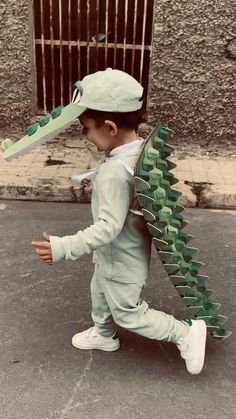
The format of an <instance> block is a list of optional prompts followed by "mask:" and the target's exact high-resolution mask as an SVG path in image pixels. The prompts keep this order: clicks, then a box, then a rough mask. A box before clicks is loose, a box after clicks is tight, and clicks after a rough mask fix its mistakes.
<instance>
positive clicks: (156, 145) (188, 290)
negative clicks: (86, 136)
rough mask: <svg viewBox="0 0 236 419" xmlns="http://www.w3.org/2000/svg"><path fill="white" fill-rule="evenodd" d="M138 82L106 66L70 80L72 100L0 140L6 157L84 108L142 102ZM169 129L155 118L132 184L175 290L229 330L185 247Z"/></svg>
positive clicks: (132, 106)
mask: <svg viewBox="0 0 236 419" xmlns="http://www.w3.org/2000/svg"><path fill="white" fill-rule="evenodd" d="M142 94H143V88H142V86H141V85H140V84H139V83H138V82H137V81H136V80H135V79H133V78H132V77H131V76H129V75H128V74H126V73H124V72H122V71H119V70H111V69H107V70H106V71H100V72H97V73H94V74H91V75H89V76H87V77H85V78H84V79H83V80H82V81H81V82H77V83H76V84H75V91H74V95H73V99H72V103H70V104H69V105H67V106H65V107H63V106H59V107H57V108H56V109H54V110H53V111H52V112H51V113H50V114H48V115H46V116H45V117H43V118H42V119H41V120H40V121H39V122H37V123H36V124H33V125H32V126H30V127H29V128H28V129H27V135H25V136H24V137H23V138H22V139H21V140H19V141H18V142H16V143H15V144H13V143H12V141H11V140H8V139H7V140H5V141H4V142H3V149H4V154H3V157H4V159H6V160H10V159H12V158H15V157H18V156H20V155H22V154H24V153H26V152H28V151H30V150H32V149H33V148H35V147H36V146H38V145H40V144H43V143H45V142H46V141H48V140H49V139H52V138H54V137H55V136H56V135H57V134H59V133H60V132H62V131H63V130H65V129H66V128H67V127H68V126H69V125H71V124H72V123H73V121H74V120H75V119H77V118H78V116H80V115H81V114H82V113H83V112H84V111H85V110H86V109H87V108H90V109H95V110H100V111H102V110H103V111H110V112H131V111H135V110H138V109H140V108H141V107H142V101H141V97H142ZM172 135H173V132H172V131H171V130H169V129H168V128H165V127H163V126H162V125H161V124H158V125H157V127H156V128H155V129H154V131H153V132H152V133H151V134H150V135H149V137H148V138H147V140H146V141H145V143H144V146H143V149H142V150H141V153H140V155H139V158H138V160H137V162H136V166H135V177H134V180H135V186H136V192H137V197H138V200H139V204H140V206H141V209H142V212H143V216H144V219H145V221H146V224H147V228H148V230H149V232H150V234H151V236H152V237H153V243H154V246H155V248H156V249H157V252H158V255H159V257H160V259H161V262H162V263H163V266H164V268H165V270H166V272H167V273H168V275H169V278H170V280H171V282H172V284H173V285H174V287H175V289H176V291H177V292H178V294H179V295H180V297H181V298H182V301H183V302H184V304H186V305H187V307H188V308H189V310H190V312H191V313H192V314H193V315H194V316H195V317H196V318H198V319H203V320H205V322H206V325H207V328H208V330H209V331H210V332H211V334H212V335H213V336H214V337H215V338H217V339H225V338H227V337H228V336H230V335H231V332H230V331H229V330H227V329H226V327H225V322H226V320H227V317H225V316H223V315H220V314H218V310H219V308H220V307H221V304H218V303H214V302H213V300H212V294H213V293H214V291H213V290H212V289H209V288H207V286H206V282H207V279H208V277H207V276H205V275H201V274H200V273H199V271H200V268H201V266H202V265H203V264H202V263H201V262H199V261H196V260H194V259H193V256H194V255H195V254H196V252H197V251H198V249H196V248H194V247H190V246H189V245H188V243H189V241H190V240H191V239H192V238H193V236H191V235H190V234H187V233H185V232H184V231H183V228H184V227H185V226H186V225H187V224H188V223H187V222H186V221H185V220H184V218H183V215H182V212H183V211H184V208H183V207H182V206H181V205H178V202H177V201H178V198H179V196H180V195H181V192H178V191H177V190H175V189H173V188H172V186H173V185H174V184H176V183H177V182H178V180H177V179H176V178H175V177H174V175H173V173H171V170H172V169H173V168H174V167H176V165H175V164H174V163H173V162H171V161H170V160H169V159H168V157H169V156H170V155H171V154H172V153H173V151H174V148H173V147H172V146H170V145H169V144H167V143H166V140H167V141H168V140H169V138H170V137H171V136H172Z"/></svg>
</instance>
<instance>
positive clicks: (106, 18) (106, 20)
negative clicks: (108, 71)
mask: <svg viewBox="0 0 236 419" xmlns="http://www.w3.org/2000/svg"><path fill="white" fill-rule="evenodd" d="M108 13H109V0H106V17H105V34H106V37H105V68H107V53H108V46H107V45H108Z"/></svg>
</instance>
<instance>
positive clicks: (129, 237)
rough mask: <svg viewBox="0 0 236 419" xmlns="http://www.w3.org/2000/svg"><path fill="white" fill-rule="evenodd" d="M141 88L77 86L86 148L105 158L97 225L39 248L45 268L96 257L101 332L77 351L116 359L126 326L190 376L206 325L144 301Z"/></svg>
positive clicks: (97, 78)
mask: <svg viewBox="0 0 236 419" xmlns="http://www.w3.org/2000/svg"><path fill="white" fill-rule="evenodd" d="M142 95H143V88H142V86H141V85H140V84H139V83H138V82H137V81H136V80H135V79H134V78H133V77H131V76H130V75H128V74H127V73H125V72H123V71H119V70H112V69H107V70H105V71H99V72H96V73H94V74H91V75H88V76H86V77H85V78H84V79H83V80H82V82H80V83H78V82H77V83H76V90H75V93H74V97H73V102H74V103H76V104H77V105H78V107H81V115H80V117H79V118H80V122H81V124H82V126H83V133H84V134H85V135H86V137H87V140H88V141H90V142H91V143H93V144H95V146H96V147H97V149H98V150H99V151H103V152H105V158H104V159H103V160H101V161H100V162H99V164H98V167H97V169H92V170H89V171H88V172H85V173H83V174H82V175H80V176H78V177H79V178H80V179H82V178H83V177H88V176H90V178H91V182H92V188H93V189H92V201H91V209H92V216H93V224H92V225H90V226H89V227H88V228H86V229H85V230H81V231H78V232H77V233H76V234H75V235H72V236H64V237H57V236H49V235H48V234H47V233H43V238H44V241H39V242H38V241H35V242H32V245H33V246H34V247H35V248H36V253H37V254H38V256H39V257H40V258H41V260H43V261H44V262H46V263H52V262H58V261H60V260H63V259H71V260H76V259H78V258H79V257H80V256H82V255H85V254H89V253H91V252H93V263H94V264H95V269H94V275H93V278H92V281H91V299H92V319H93V322H94V326H93V327H90V328H89V329H88V330H85V331H82V332H80V333H77V334H76V335H75V336H73V338H72V344H73V346H75V347H76V348H78V349H85V350H86V349H87V350H90V349H100V350H103V351H115V350H117V349H119V347H120V342H119V337H118V334H117V330H116V325H119V326H121V327H123V328H125V329H128V330H130V331H132V332H135V333H138V334H140V335H142V336H145V337H148V338H150V339H156V340H165V341H168V342H173V343H175V344H176V345H177V347H178V348H179V350H180V354H181V356H182V358H184V359H185V362H186V367H187V370H188V371H189V372H190V373H191V374H198V373H200V372H201V370H202V368H203V364H204V356H205V342H206V325H205V322H204V321H203V320H188V321H179V320H177V319H175V318H174V317H173V316H172V315H169V314H166V313H164V312H161V311H157V310H154V309H152V308H150V307H149V306H148V304H147V303H146V302H145V301H144V300H142V299H141V298H140V293H141V291H142V288H143V286H144V285H145V282H146V280H147V277H148V273H149V263H150V253H151V237H150V235H149V233H148V231H147V228H146V225H145V221H144V218H143V217H142V215H140V212H139V204H138V201H137V197H136V194H135V189H134V181H133V169H134V165H135V162H136V160H137V157H138V155H139V153H140V150H141V148H142V145H143V141H144V140H142V139H140V138H139V137H138V134H137V129H138V125H139V123H140V111H141V108H142Z"/></svg>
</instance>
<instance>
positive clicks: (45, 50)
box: [0, 0, 236, 144]
mask: <svg viewBox="0 0 236 419" xmlns="http://www.w3.org/2000/svg"><path fill="white" fill-rule="evenodd" d="M88 4H89V5H90V6H89V10H88V9H86V10H85V8H87V7H88ZM78 9H79V12H78ZM117 12H118V13H117ZM78 13H79V14H78ZM83 13H84V14H83ZM235 13H236V7H235V0H224V1H222V0H215V1H214V2H212V0H196V1H195V2H193V1H192V0H175V1H174V0H94V1H92V0H90V2H87V0H86V1H84V0H17V1H16V0H0V57H1V58H0V81H1V89H0V129H1V130H3V131H4V132H9V133H10V132H11V131H12V130H16V129H17V130H19V132H20V131H21V130H23V129H24V127H25V126H26V125H27V124H29V123H30V121H31V120H32V118H33V117H34V116H36V115H37V114H39V113H44V112H47V111H50V110H51V109H50V107H51V108H52V107H54V106H57V105H58V104H59V103H61V102H62V101H65V102H68V100H69V97H71V85H72V82H74V81H75V80H76V78H77V79H79V78H82V77H83V76H84V75H85V74H86V73H87V72H93V71H96V69H103V68H106V67H107V66H109V67H116V68H120V69H122V68H123V69H125V70H126V71H128V72H130V73H133V74H134V76H135V77H136V78H137V79H139V80H140V81H141V82H142V83H143V84H144V87H145V106H146V110H147V118H148V124H149V125H150V126H152V125H154V124H155V122H156V121H157V120H161V121H162V122H163V123H165V124H166V125H168V126H169V127H170V128H172V129H173V130H174V131H175V134H176V135H175V140H176V141H178V142H179V141H181V140H182V139H183V140H184V141H188V142H189V143H190V144H192V143H198V142H200V143H201V144H209V143H213V144H216V143H217V144H220V143H224V142H227V141H231V142H232V141H234V139H235V131H234V126H235V110H236V100H235V74H236V20H235ZM117 16H118V17H117ZM53 19H54V20H55V22H56V21H57V22H58V23H54V26H53V28H52V26H50V25H51V22H52V20H53ZM79 19H80V20H79ZM47 22H48V23H47ZM65 22H67V23H65ZM47 25H48V26H47ZM75 28H76V30H75ZM78 28H81V29H80V33H78V32H76V31H77V30H78ZM83 31H84V32H83ZM98 34H99V35H98ZM73 51H76V52H74V53H73ZM50 54H51V55H50ZM75 63H76V65H75ZM78 63H79V65H80V67H78V68H77V67H76V66H77V64H78ZM67 64H68V66H67ZM79 73H80V74H79ZM52 80H53V83H52ZM55 86H56V88H55ZM58 86H60V89H59V90H58ZM53 95H54V96H53ZM53 98H54V99H53Z"/></svg>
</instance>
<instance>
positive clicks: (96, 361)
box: [0, 201, 236, 419]
mask: <svg viewBox="0 0 236 419" xmlns="http://www.w3.org/2000/svg"><path fill="white" fill-rule="evenodd" d="M3 203H4V204H5V205H6V207H5V210H4V211H1V212H0V219H1V222H0V237H1V243H2V246H1V248H0V256H1V269H0V301H1V304H0V334H1V339H0V388H1V392H0V409H1V411H0V417H1V418H2V419H12V418H14V419H118V418H119V419H137V418H143V419H172V418H175V419H186V418H188V419H198V418H199V419H200V418H201V419H213V418H214V419H222V418H224V419H235V417H236V407H235V361H236V352H235V348H236V341H235V340H236V338H235V336H236V333H235V332H236V331H235V314H236V313H235V295H236V282H235V269H236V265H235V263H236V259H235V249H236V241H235V238H236V236H235V228H234V226H235V219H236V218H235V217H236V212H235V211H223V210H216V211H215V210H207V209H206V210H201V209H187V210H186V214H185V217H186V219H187V220H188V221H189V222H190V224H189V226H187V227H186V230H188V231H189V232H191V234H193V235H194V236H195V237H196V238H195V239H194V240H192V242H191V245H193V246H196V247H198V248H199V249H200V253H199V260H201V261H202V262H205V263H207V266H205V267H204V268H203V269H202V273H203V274H206V275H209V280H208V285H209V288H214V289H215V296H214V300H215V301H216V302H220V303H221V304H222V308H221V309H220V313H221V314H224V315H226V316H228V317H229V320H228V322H227V326H228V328H229V329H231V330H232V331H233V334H232V336H231V337H230V338H229V339H227V340H225V341H216V340H214V339H213V338H212V337H211V336H209V337H208V342H207V352H206V362H205V367H204V370H203V371H202V373H201V374H200V375H199V376H191V375H190V374H188V373H187V372H186V370H185V365H184V361H183V360H182V359H181V358H180V356H179V352H178V350H177V348H176V346H175V345H173V344H170V343H167V342H157V341H151V340H149V339H145V338H143V337H141V336H138V335H136V334H132V333H130V332H128V331H126V330H123V329H120V330H119V334H120V338H121V349H120V350H119V351H117V352H113V353H105V352H101V351H79V350H76V349H75V348H73V347H72V346H71V337H72V335H73V334H74V333H76V332H77V331H79V330H83V329H85V328H87V327H89V326H90V325H91V318H90V310H91V304H90V292H89V283H90V279H91V276H92V270H93V267H92V263H91V257H90V256H87V257H83V258H81V259H79V260H78V261H75V262H69V261H67V262H62V263H58V264H55V265H52V266H48V265H45V264H43V263H42V262H40V261H39V260H38V259H37V258H36V256H35V255H34V252H33V249H32V247H31V245H30V243H31V241H32V239H39V238H40V236H41V232H42V231H44V230H47V231H48V232H49V233H51V234H57V235H59V236H61V235H65V234H74V233H75V232H76V231H77V230H78V229H82V228H85V227H86V226H88V225H89V224H90V222H91V216H90V211H89V205H86V204H85V205H80V204H65V203H39V202H19V201H18V202H16V201H3V202H2V204H3ZM143 296H144V298H145V299H146V300H147V302H148V303H149V304H150V305H151V306H152V307H153V308H157V309H159V310H163V311H166V312H167V313H171V314H174V315H175V316H176V317H177V318H181V319H184V318H188V317H189V312H188V310H187V309H186V308H185V307H184V305H183V303H182V301H181V299H180V297H179V296H178V295H177V293H176V291H175V289H174V287H173V286H172V285H171V283H170V281H169V280H168V277H167V275H166V273H165V272H164V270H163V268H162V265H161V263H160V261H159V259H158V255H157V252H156V251H154V252H153V256H152V263H151V275H150V281H149V282H148V284H147V287H146V289H145V290H144V295H143Z"/></svg>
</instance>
